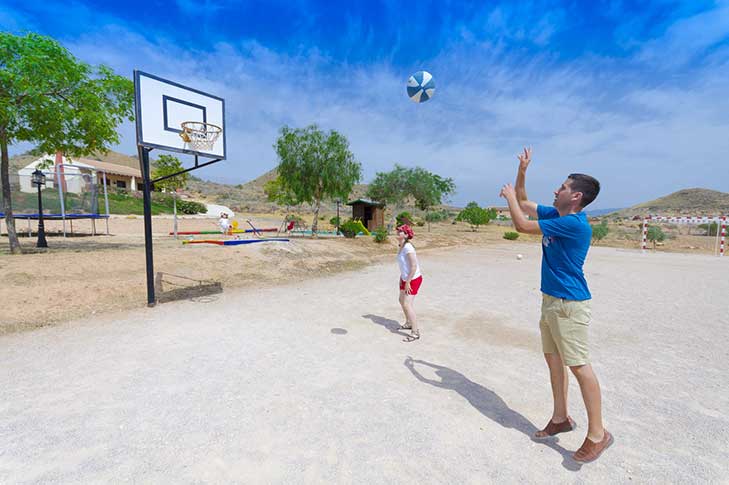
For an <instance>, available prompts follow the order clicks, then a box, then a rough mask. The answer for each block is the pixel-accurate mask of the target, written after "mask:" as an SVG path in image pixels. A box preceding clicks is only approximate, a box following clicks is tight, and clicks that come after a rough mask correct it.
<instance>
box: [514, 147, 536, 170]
mask: <svg viewBox="0 0 729 485" xmlns="http://www.w3.org/2000/svg"><path fill="white" fill-rule="evenodd" d="M517 158H518V159H519V169H520V170H526V169H527V167H528V166H529V164H530V163H531V161H532V149H531V147H527V148H524V153H523V154H522V153H520V154H519V155H517Z"/></svg>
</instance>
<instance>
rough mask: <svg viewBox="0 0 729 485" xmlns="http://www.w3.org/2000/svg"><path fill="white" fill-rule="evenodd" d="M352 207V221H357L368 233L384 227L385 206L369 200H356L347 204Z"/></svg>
mask: <svg viewBox="0 0 729 485" xmlns="http://www.w3.org/2000/svg"><path fill="white" fill-rule="evenodd" d="M347 205H351V206H352V219H359V220H361V221H362V224H364V226H365V227H366V228H367V230H368V231H374V230H375V229H377V228H378V227H382V226H384V225H385V204H383V203H381V202H375V201H372V200H369V199H357V200H353V201H352V202H347Z"/></svg>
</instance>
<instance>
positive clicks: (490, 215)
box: [456, 202, 496, 232]
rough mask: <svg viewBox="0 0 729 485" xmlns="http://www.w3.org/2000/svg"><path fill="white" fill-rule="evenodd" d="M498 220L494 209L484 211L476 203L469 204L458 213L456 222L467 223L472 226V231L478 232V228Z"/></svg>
mask: <svg viewBox="0 0 729 485" xmlns="http://www.w3.org/2000/svg"><path fill="white" fill-rule="evenodd" d="M494 218H496V211H495V210H494V209H483V208H481V207H479V206H478V204H477V203H476V202H469V203H468V204H467V205H466V207H465V208H464V209H463V210H462V211H461V212H459V213H458V216H456V221H459V222H461V221H463V222H467V223H468V224H470V226H471V230H472V231H474V232H475V231H476V230H478V226H483V225H485V224H488V223H489V222H491V220H492V219H494Z"/></svg>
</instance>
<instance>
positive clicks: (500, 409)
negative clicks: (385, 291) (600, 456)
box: [404, 357, 581, 471]
mask: <svg viewBox="0 0 729 485" xmlns="http://www.w3.org/2000/svg"><path fill="white" fill-rule="evenodd" d="M404 364H405V367H407V368H408V370H410V372H412V374H413V375H414V376H415V377H416V378H417V379H418V380H419V381H421V382H424V383H426V384H430V385H431V386H435V387H439V388H441V389H447V390H451V391H455V392H457V393H458V394H460V395H461V396H463V397H464V398H465V399H466V400H467V401H468V402H469V403H470V404H471V406H473V407H474V408H476V409H477V410H478V411H479V412H480V413H481V414H483V415H484V416H486V417H487V418H489V419H490V420H492V421H494V422H495V423H498V424H500V425H501V426H503V427H504V428H513V429H515V430H517V431H519V432H521V433H523V434H525V435H526V436H527V437H528V438H529V439H530V440H532V441H535V442H536V443H540V444H544V445H546V446H548V447H550V448H552V449H553V450H554V451H556V452H557V453H559V454H560V455H562V466H563V467H565V468H566V469H567V470H570V471H578V470H580V468H581V465H580V464H579V463H577V462H576V461H574V459H573V458H572V455H571V453H570V452H568V451H567V450H565V449H564V448H563V447H561V446H560V445H559V444H558V443H557V441H556V440H555V439H554V438H552V439H547V440H544V441H541V440H535V439H533V436H534V433H536V432H537V431H538V430H537V428H536V426H534V425H533V424H532V423H531V422H530V421H529V420H528V419H526V418H525V417H524V416H522V415H521V414H519V413H517V412H516V411H514V410H513V409H511V408H510V407H509V406H508V405H507V404H506V403H505V402H504V400H503V399H501V398H500V397H499V395H498V394H496V393H495V392H494V391H492V390H490V389H488V388H486V387H484V386H482V385H480V384H477V383H475V382H473V381H472V380H470V379H468V378H467V377H466V376H464V375H463V374H461V373H460V372H456V371H454V370H453V369H449V368H448V367H443V366H441V365H437V364H431V363H430V362H426V361H424V360H419V359H413V358H411V357H408V358H406V359H405V363H404ZM415 364H421V365H425V366H428V367H430V368H432V369H434V370H435V375H437V376H438V377H440V380H439V381H438V380H435V379H428V378H426V377H424V376H423V375H422V374H421V373H420V372H418V371H417V370H416V369H415Z"/></svg>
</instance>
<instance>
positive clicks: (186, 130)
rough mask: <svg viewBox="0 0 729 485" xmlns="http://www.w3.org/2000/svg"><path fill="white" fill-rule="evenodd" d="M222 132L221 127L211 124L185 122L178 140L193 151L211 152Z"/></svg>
mask: <svg viewBox="0 0 729 485" xmlns="http://www.w3.org/2000/svg"><path fill="white" fill-rule="evenodd" d="M222 132H223V129H222V128H221V127H219V126H218V125H213V124H212V123H203V122H200V121H185V122H183V123H182V131H181V132H180V138H182V140H183V141H184V142H185V144H186V145H188V146H189V147H190V148H192V149H193V150H211V149H212V148H213V145H215V142H216V141H218V137H219V136H220V134H221V133H222Z"/></svg>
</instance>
